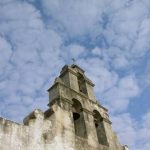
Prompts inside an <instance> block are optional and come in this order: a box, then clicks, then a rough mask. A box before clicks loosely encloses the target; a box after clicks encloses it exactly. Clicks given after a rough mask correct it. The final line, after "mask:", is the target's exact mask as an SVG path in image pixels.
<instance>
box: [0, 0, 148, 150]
mask: <svg viewBox="0 0 150 150" xmlns="http://www.w3.org/2000/svg"><path fill="white" fill-rule="evenodd" d="M149 6H150V1H149V0H124V1H123V0H113V1H112V0H92V1H91V0H82V1H81V0H76V1H73V0H63V1H61V0H55V1H53V0H0V115H1V116H2V117H5V118H7V119H11V120H14V121H18V122H21V121H22V119H23V118H24V116H26V115H27V114H28V113H29V112H31V111H32V110H33V109H35V108H41V109H42V110H45V109H46V108H47V106H46V105H47V103H48V93H47V91H46V90H47V89H48V88H49V87H50V86H51V84H52V83H53V80H54V79H55V77H56V76H57V75H59V71H60V69H61V67H62V66H64V65H65V64H71V63H72V61H71V59H72V58H75V59H76V60H77V64H78V65H80V66H81V67H82V68H83V69H84V70H86V74H87V76H89V78H90V79H91V80H92V81H93V82H94V83H95V85H96V86H95V93H96V96H97V99H98V100H99V102H100V103H101V104H103V105H104V106H106V107H107V108H108V109H109V112H110V116H111V120H112V121H113V129H114V130H115V131H116V132H117V134H118V136H119V139H120V141H121V143H122V144H127V145H129V147H130V149H131V150H148V149H150V143H149V139H150V91H149V88H150V59H149V57H150V9H149Z"/></svg>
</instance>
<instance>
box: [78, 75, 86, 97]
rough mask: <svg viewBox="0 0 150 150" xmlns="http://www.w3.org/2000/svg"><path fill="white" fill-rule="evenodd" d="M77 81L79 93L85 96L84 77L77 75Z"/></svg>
mask: <svg viewBox="0 0 150 150" xmlns="http://www.w3.org/2000/svg"><path fill="white" fill-rule="evenodd" d="M77 79H78V85H79V91H80V92H82V93H84V94H87V89H86V83H85V79H84V76H83V75H82V74H80V73H78V76H77Z"/></svg>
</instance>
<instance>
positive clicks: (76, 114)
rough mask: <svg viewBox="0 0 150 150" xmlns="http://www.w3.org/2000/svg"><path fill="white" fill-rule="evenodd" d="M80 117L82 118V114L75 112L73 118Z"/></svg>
mask: <svg viewBox="0 0 150 150" xmlns="http://www.w3.org/2000/svg"><path fill="white" fill-rule="evenodd" d="M79 118H80V114H79V113H76V112H73V119H74V120H78V119H79Z"/></svg>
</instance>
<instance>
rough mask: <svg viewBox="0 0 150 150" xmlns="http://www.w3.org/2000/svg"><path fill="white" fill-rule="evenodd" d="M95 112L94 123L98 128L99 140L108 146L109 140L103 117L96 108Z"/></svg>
mask: <svg viewBox="0 0 150 150" xmlns="http://www.w3.org/2000/svg"><path fill="white" fill-rule="evenodd" d="M93 113H94V124H95V128H96V133H97V138H98V142H99V144H102V145H106V146H107V145H108V142H107V137H106V132H105V128H104V123H103V119H102V117H101V115H100V113H99V112H98V111H97V110H94V111H93Z"/></svg>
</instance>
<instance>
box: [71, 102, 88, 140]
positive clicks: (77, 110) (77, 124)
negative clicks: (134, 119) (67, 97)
mask: <svg viewBox="0 0 150 150" xmlns="http://www.w3.org/2000/svg"><path fill="white" fill-rule="evenodd" d="M72 101H73V105H72V114H73V122H74V130H75V135H76V136H79V137H82V138H86V137H87V132H86V126H85V119H84V114H83V111H82V105H81V103H80V102H79V101H78V100H76V99H73V100H72Z"/></svg>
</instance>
